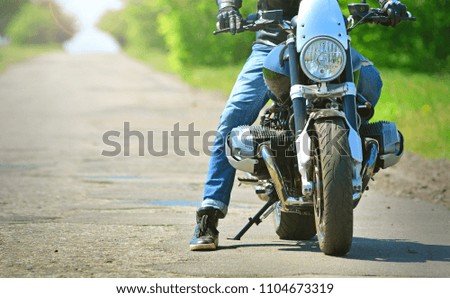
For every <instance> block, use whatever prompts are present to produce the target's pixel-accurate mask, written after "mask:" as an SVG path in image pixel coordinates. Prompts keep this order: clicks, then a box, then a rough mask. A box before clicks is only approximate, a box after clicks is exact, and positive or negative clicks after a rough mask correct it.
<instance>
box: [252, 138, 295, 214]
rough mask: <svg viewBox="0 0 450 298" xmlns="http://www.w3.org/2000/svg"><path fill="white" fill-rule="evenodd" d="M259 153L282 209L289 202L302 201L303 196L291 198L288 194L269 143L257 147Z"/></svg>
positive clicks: (285, 208) (286, 209)
mask: <svg viewBox="0 0 450 298" xmlns="http://www.w3.org/2000/svg"><path fill="white" fill-rule="evenodd" d="M259 154H260V156H261V157H262V159H263V160H264V163H265V164H266V167H267V170H268V171H269V175H270V178H272V182H273V185H274V188H275V191H276V192H277V195H278V198H279V199H280V201H281V204H282V205H283V209H284V210H285V211H288V208H287V206H288V205H289V204H290V202H296V203H297V204H298V203H303V198H291V197H290V196H289V194H288V191H287V187H286V185H285V183H284V181H283V178H282V175H281V171H280V168H279V167H278V166H277V164H276V162H275V158H274V156H273V153H272V150H271V149H270V147H269V145H267V144H262V145H261V146H260V147H259Z"/></svg>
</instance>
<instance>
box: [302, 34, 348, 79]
mask: <svg viewBox="0 0 450 298" xmlns="http://www.w3.org/2000/svg"><path fill="white" fill-rule="evenodd" d="M346 60H347V56H346V53H345V49H344V47H343V46H342V45H341V44H340V43H339V42H338V41H336V40H333V39H331V38H326V37H319V38H316V39H312V40H311V41H309V42H308V43H307V44H306V45H305V47H304V49H303V51H302V53H301V54H300V63H301V66H302V69H303V71H304V72H305V74H306V75H307V76H308V77H309V78H310V79H311V80H314V81H319V82H326V81H331V80H334V79H335V78H337V77H338V76H339V75H340V74H341V73H342V71H343V70H344V68H345V63H346Z"/></svg>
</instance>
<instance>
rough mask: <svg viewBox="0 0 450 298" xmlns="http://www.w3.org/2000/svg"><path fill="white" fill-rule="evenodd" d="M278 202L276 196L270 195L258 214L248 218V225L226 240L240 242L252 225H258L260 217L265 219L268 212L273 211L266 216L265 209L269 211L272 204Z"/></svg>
mask: <svg viewBox="0 0 450 298" xmlns="http://www.w3.org/2000/svg"><path fill="white" fill-rule="evenodd" d="M277 201H278V197H277V196H276V195H271V196H270V198H269V200H268V201H267V203H266V204H265V205H264V206H263V207H262V208H261V210H259V211H258V213H256V214H255V216H253V217H249V219H248V223H247V224H246V225H245V226H244V227H243V228H242V230H241V231H240V232H239V233H238V234H237V235H236V236H234V238H227V239H228V240H241V237H242V236H244V234H245V233H246V232H247V231H248V229H250V228H251V226H253V224H256V225H259V224H260V223H261V222H262V220H261V216H263V219H264V218H266V217H267V216H268V215H269V214H270V212H272V211H273V208H272V209H271V210H269V212H267V214H264V212H266V210H267V209H269V208H270V207H271V206H272V205H273V204H275V203H276V202H277Z"/></svg>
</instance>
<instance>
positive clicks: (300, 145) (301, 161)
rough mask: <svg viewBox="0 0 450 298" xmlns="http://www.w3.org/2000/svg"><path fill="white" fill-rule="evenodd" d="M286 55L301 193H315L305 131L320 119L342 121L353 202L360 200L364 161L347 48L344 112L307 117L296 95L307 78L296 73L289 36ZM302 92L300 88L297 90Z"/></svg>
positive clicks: (295, 57)
mask: <svg viewBox="0 0 450 298" xmlns="http://www.w3.org/2000/svg"><path fill="white" fill-rule="evenodd" d="M287 46H288V51H289V69H290V78H291V99H292V106H293V112H294V127H295V139H296V141H295V143H296V149H297V161H298V168H299V172H300V175H301V177H302V188H303V189H302V192H303V194H304V195H306V196H310V195H312V192H313V189H314V183H313V179H312V178H313V177H311V173H312V172H313V171H311V166H312V157H313V154H314V152H312V149H313V148H312V141H311V137H310V136H309V134H308V128H309V127H310V126H311V124H313V122H314V121H315V120H317V119H319V118H323V117H327V118H335V117H339V118H343V119H344V120H345V122H346V123H347V127H348V128H349V134H348V141H349V147H350V151H351V156H352V159H353V180H352V184H353V192H354V195H353V197H354V199H359V198H360V197H361V194H362V178H361V169H362V161H363V150H362V142H361V138H360V136H359V134H358V124H357V108H356V88H354V78H353V66H352V57H351V51H350V44H349V45H348V47H347V51H346V54H347V65H346V67H345V73H344V81H345V82H349V83H348V85H351V86H353V88H350V89H351V90H350V92H345V94H344V96H343V103H344V108H343V111H344V113H342V112H339V111H337V110H332V109H330V110H328V111H327V112H325V113H323V112H322V113H320V114H316V115H315V117H314V116H313V115H309V116H308V113H307V109H306V98H305V96H304V95H303V94H302V92H299V88H298V86H300V85H301V84H302V83H303V84H306V76H305V75H304V74H303V72H300V69H299V65H300V63H299V60H298V59H299V55H298V53H297V49H296V45H295V37H294V35H293V34H291V35H290V36H289V37H288V39H287ZM300 90H301V88H300Z"/></svg>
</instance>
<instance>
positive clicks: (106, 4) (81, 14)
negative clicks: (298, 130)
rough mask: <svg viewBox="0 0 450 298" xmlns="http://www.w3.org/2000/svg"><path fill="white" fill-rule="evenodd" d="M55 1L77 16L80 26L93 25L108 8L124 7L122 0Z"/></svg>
mask: <svg viewBox="0 0 450 298" xmlns="http://www.w3.org/2000/svg"><path fill="white" fill-rule="evenodd" d="M55 2H56V3H58V4H59V5H60V6H61V7H62V8H63V9H64V10H65V11H66V12H69V13H70V14H72V15H73V16H75V17H76V18H77V20H78V21H79V25H80V27H86V26H87V27H89V26H92V25H94V24H95V23H96V22H97V21H98V20H99V18H100V16H101V15H102V14H103V13H105V12H106V11H107V10H111V9H119V8H121V7H122V1H121V0H55Z"/></svg>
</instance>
